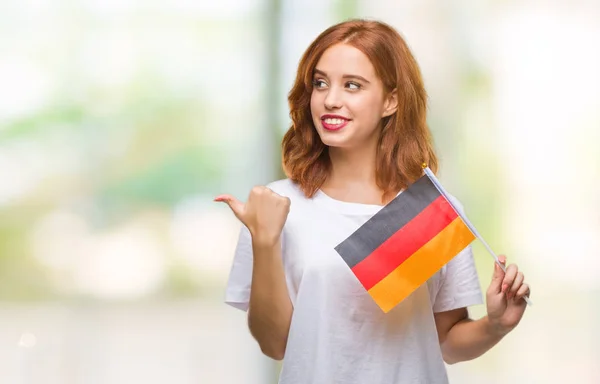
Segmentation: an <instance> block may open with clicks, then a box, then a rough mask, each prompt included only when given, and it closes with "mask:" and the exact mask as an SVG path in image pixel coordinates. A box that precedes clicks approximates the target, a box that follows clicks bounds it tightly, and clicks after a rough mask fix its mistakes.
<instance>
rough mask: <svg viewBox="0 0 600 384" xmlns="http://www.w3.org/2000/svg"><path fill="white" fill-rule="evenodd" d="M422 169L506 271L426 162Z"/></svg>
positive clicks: (525, 298)
mask: <svg viewBox="0 0 600 384" xmlns="http://www.w3.org/2000/svg"><path fill="white" fill-rule="evenodd" d="M423 170H424V171H425V174H426V175H427V177H429V179H430V180H431V182H432V183H433V185H435V187H436V188H437V190H438V191H440V193H441V194H442V195H443V196H444V197H445V198H446V200H448V203H450V205H451V206H452V208H454V210H455V211H456V213H457V214H458V215H459V216H460V218H461V219H462V220H463V221H464V222H465V224H466V225H467V227H469V229H470V230H471V232H472V233H473V235H475V237H477V238H478V239H479V241H481V243H483V246H484V247H485V249H487V251H488V252H489V253H490V255H492V257H493V258H494V260H495V261H496V264H498V265H499V266H500V268H502V270H503V271H504V273H506V267H505V266H504V265H502V263H500V260H499V259H498V256H497V255H496V253H495V252H494V251H492V248H491V247H490V246H489V245H488V243H487V242H486V241H485V240H484V239H483V237H482V236H481V235H480V234H479V232H478V231H477V229H475V226H474V225H473V224H471V222H470V221H469V219H468V218H467V216H465V215H464V214H463V213H462V212H460V211H459V210H458V209H457V208H456V207H455V206H454V204H452V200H450V196H449V195H448V193H447V192H446V190H445V189H444V187H442V184H441V183H440V181H439V180H438V179H437V177H435V175H434V174H433V172H432V171H431V169H429V167H428V166H427V164H423ZM523 299H524V300H525V301H526V302H527V305H529V306H531V305H533V302H532V301H531V299H530V298H529V297H527V296H523Z"/></svg>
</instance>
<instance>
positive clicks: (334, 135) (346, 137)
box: [310, 44, 396, 148]
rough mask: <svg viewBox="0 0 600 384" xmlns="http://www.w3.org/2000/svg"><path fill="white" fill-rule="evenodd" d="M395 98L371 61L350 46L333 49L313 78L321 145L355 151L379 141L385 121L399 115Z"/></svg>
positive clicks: (313, 108) (314, 113)
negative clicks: (390, 116) (387, 93)
mask: <svg viewBox="0 0 600 384" xmlns="http://www.w3.org/2000/svg"><path fill="white" fill-rule="evenodd" d="M395 109H396V102H395V97H394V96H393V95H391V94H390V95H386V92H384V88H383V83H382V82H381V79H380V78H379V77H378V76H377V74H376V73H375V68H374V67H373V64H372V63H371V61H370V60H369V58H368V57H367V56H366V55H365V54H364V53H363V52H361V51H360V50H359V49H357V48H355V47H353V46H351V45H348V44H336V45H333V46H331V47H329V48H328V49H327V50H326V51H325V52H324V53H323V55H322V56H321V58H320V60H319V61H318V63H317V65H316V67H315V71H314V75H313V91H312V94H311V99H310V110H311V115H312V119H313V123H314V125H315V127H316V129H317V133H318V134H319V136H320V138H321V141H323V143H324V144H325V145H327V146H330V147H340V148H352V147H357V146H363V145H369V143H373V142H376V141H377V138H378V133H379V130H380V122H381V119H382V118H383V117H385V116H389V115H391V114H392V113H394V112H395Z"/></svg>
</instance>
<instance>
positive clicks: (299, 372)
mask: <svg viewBox="0 0 600 384" xmlns="http://www.w3.org/2000/svg"><path fill="white" fill-rule="evenodd" d="M268 187H269V188H271V189H272V190H273V191H274V192H276V193H278V194H280V195H282V196H287V197H289V198H290V200H291V207H290V213H289V215H288V218H287V221H286V223H285V226H284V228H283V233H282V238H281V243H282V257H283V265H284V269H285V277H286V282H287V287H288V291H289V295H290V299H291V302H292V304H293V307H294V312H293V315H292V322H291V325H290V332H289V336H288V342H287V347H286V350H285V357H284V359H283V366H282V371H281V374H280V378H279V383H280V384H335V383H340V384H342V383H344V384H350V383H352V384H396V383H397V384H445V383H448V378H447V374H446V367H445V365H444V361H443V359H442V354H441V350H440V345H439V342H438V336H437V331H436V327H435V321H434V317H433V314H434V312H443V311H449V310H452V309H456V308H462V307H467V306H470V305H475V304H481V303H482V302H483V300H482V295H481V290H480V286H479V279H478V276H477V271H476V270H475V265H474V261H473V254H472V250H471V247H470V246H469V247H467V248H465V250H463V251H462V252H461V253H460V254H459V255H457V256H456V257H455V258H454V259H452V261H450V262H449V263H448V264H447V265H446V266H444V267H443V268H442V269H441V270H440V271H438V272H437V273H436V274H435V275H434V276H433V277H432V278H431V279H429V280H428V281H427V283H426V284H423V285H422V286H421V287H420V288H418V289H417V290H416V291H415V292H413V294H412V295H410V296H409V297H408V298H406V299H405V300H404V301H402V302H401V303H400V304H399V305H398V306H396V307H395V308H394V309H392V310H391V311H390V312H388V313H387V314H386V313H384V312H383V311H382V310H381V309H380V308H379V307H378V306H377V304H375V302H374V300H373V299H372V298H371V297H370V296H369V294H368V293H367V291H366V290H365V288H364V287H363V286H362V285H361V284H360V282H359V281H358V279H357V278H356V277H355V276H354V274H353V273H352V271H351V270H350V268H349V267H348V265H347V264H346V263H345V262H344V260H343V259H342V258H341V256H340V255H339V254H338V253H337V252H336V251H335V249H334V247H335V246H336V245H338V244H339V243H340V242H342V241H343V240H344V239H346V238H347V237H348V236H350V235H351V234H352V233H353V232H354V231H355V230H356V229H358V228H359V227H360V226H361V225H362V224H363V223H365V222H366V221H367V220H368V219H369V218H370V217H371V216H373V215H374V214H375V213H377V212H378V211H379V210H380V209H381V208H382V206H378V205H366V204H357V203H348V202H342V201H339V200H335V199H333V198H331V197H329V196H327V195H326V194H325V193H323V192H322V191H320V190H319V191H318V192H317V193H316V195H315V196H314V197H313V198H312V199H307V198H306V197H305V196H304V194H303V193H302V191H301V190H300V189H299V188H298V186H296V185H295V184H294V183H292V182H291V181H290V180H289V179H285V180H279V181H276V182H273V183H271V184H269V185H268ZM455 202H456V201H455ZM456 203H458V202H456ZM251 280H252V246H251V238H250V233H249V232H248V230H247V229H246V228H245V227H244V226H242V230H241V232H240V237H239V242H238V245H237V248H236V251H235V256H234V260H233V266H232V269H231V273H230V276H229V281H228V284H227V289H226V294H225V302H226V303H228V304H230V305H232V306H234V307H236V308H239V309H242V310H247V309H248V301H249V298H250V286H251Z"/></svg>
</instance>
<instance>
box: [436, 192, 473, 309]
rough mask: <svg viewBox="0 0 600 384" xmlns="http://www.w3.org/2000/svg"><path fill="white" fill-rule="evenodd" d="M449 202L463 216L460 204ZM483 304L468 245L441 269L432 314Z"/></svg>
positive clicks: (471, 251)
mask: <svg viewBox="0 0 600 384" xmlns="http://www.w3.org/2000/svg"><path fill="white" fill-rule="evenodd" d="M449 198H450V201H451V202H452V203H453V205H454V206H455V207H456V208H457V210H458V211H459V212H460V213H462V214H464V213H465V212H464V208H463V206H462V204H461V203H460V202H459V201H458V200H457V199H456V198H454V197H453V196H449ZM482 303H483V296H482V294H481V287H480V284H479V276H478V274H477V269H476V268H475V260H474V257H473V248H472V247H471V245H468V246H467V247H466V248H465V249H463V250H462V251H461V252H460V253H459V254H458V255H456V256H455V257H454V258H453V259H452V260H451V261H450V262H449V263H448V264H446V265H445V266H444V268H442V272H441V275H440V284H439V288H438V292H437V295H436V297H435V301H434V304H433V311H434V312H445V311H451V310H453V309H457V308H465V307H468V306H471V305H478V304H482Z"/></svg>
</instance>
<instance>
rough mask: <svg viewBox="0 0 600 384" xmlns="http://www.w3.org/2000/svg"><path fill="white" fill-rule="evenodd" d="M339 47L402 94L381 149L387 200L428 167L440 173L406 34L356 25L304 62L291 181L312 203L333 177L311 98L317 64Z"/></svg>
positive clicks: (334, 33)
mask: <svg viewBox="0 0 600 384" xmlns="http://www.w3.org/2000/svg"><path fill="white" fill-rule="evenodd" d="M338 43H345V44H349V45H352V46H354V47H355V48H357V49H359V50H360V51H362V52H363V53H364V54H365V55H366V56H367V57H368V58H369V59H370V61H371V63H372V64H373V66H374V67H375V71H376V73H377V75H378V76H379V78H380V79H381V80H382V82H383V86H384V90H385V91H386V92H392V91H394V90H396V92H397V97H398V110H397V111H396V112H395V113H394V114H392V115H391V116H388V117H385V118H383V120H382V129H381V133H380V135H379V143H378V146H377V148H378V149H377V165H376V180H377V185H378V186H379V188H381V190H383V192H384V197H386V196H389V195H390V194H392V193H395V192H397V191H399V190H401V189H404V188H406V187H407V186H408V185H409V184H411V183H412V182H414V181H415V180H417V179H418V178H419V177H421V176H422V175H423V169H422V164H423V163H424V162H425V163H427V165H428V166H429V167H430V168H431V170H432V171H433V172H436V171H437V165H438V164H437V157H436V155H435V152H434V148H433V143H432V138H431V133H430V131H429V128H428V127H427V121H426V120H427V117H426V115H427V93H426V91H425V87H424V85H423V79H422V78H421V71H420V70H419V66H418V64H417V62H416V60H415V58H414V57H413V55H412V53H411V52H410V49H409V48H408V46H407V44H406V42H405V41H404V39H403V38H402V37H401V36H400V34H399V33H398V32H397V31H396V30H395V29H394V28H392V27H391V26H389V25H387V24H385V23H382V22H379V21H371V20H350V21H345V22H342V23H340V24H337V25H334V26H332V27H330V28H328V29H327V30H325V31H324V32H323V33H321V34H320V35H319V36H318V37H317V38H316V39H315V41H313V42H312V44H311V45H310V46H309V47H308V49H307V50H306V52H305V53H304V55H303V56H302V59H301V60H300V64H299V66H298V72H297V75H296V80H295V82H294V86H293V87H292V89H291V91H290V93H289V94H288V102H289V106H290V117H291V119H292V125H291V127H290V128H289V130H288V131H287V132H286V134H285V136H284V137H283V142H282V160H283V169H284V172H285V173H286V175H287V176H288V177H289V178H290V179H291V180H292V181H294V182H295V183H297V184H298V185H299V186H300V188H301V189H302V191H303V192H304V194H305V195H306V196H307V197H312V196H313V195H314V194H315V192H316V191H317V190H318V189H319V188H320V187H321V186H322V185H323V183H324V182H325V179H326V178H327V175H328V173H329V170H330V165H331V163H330V159H329V153H328V148H327V146H326V145H325V144H323V142H322V141H321V139H320V138H319V135H318V134H317V131H316V129H315V127H314V125H313V121H312V117H311V110H310V98H311V93H312V91H313V84H312V80H313V75H314V73H313V72H314V70H315V66H316V65H317V62H318V61H319V59H320V58H321V56H322V55H323V52H324V51H325V50H326V49H327V48H329V47H331V46H332V45H334V44H338Z"/></svg>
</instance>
